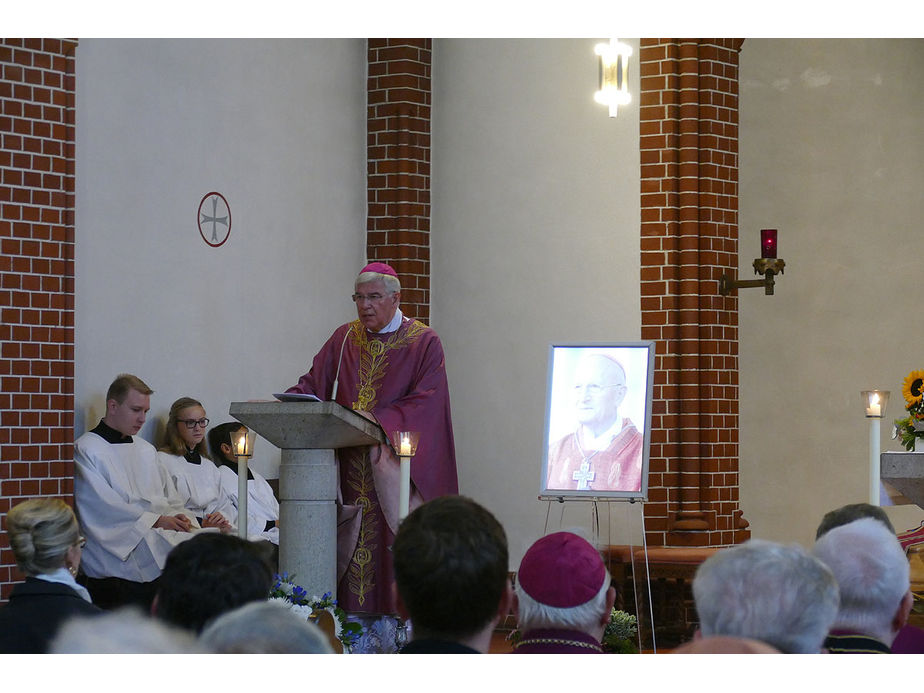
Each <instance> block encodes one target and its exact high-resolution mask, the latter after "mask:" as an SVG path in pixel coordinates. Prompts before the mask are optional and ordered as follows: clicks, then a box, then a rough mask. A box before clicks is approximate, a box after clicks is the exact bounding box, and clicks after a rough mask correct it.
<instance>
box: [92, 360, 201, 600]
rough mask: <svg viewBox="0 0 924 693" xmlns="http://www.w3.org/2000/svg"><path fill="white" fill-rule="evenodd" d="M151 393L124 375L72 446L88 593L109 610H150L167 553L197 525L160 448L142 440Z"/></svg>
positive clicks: (143, 385)
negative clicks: (92, 424) (100, 414)
mask: <svg viewBox="0 0 924 693" xmlns="http://www.w3.org/2000/svg"><path fill="white" fill-rule="evenodd" d="M152 393H153V390H152V389H151V388H150V387H148V386H147V385H146V384H145V383H144V381H142V380H141V379H140V378H138V377H137V376H135V375H131V374H128V373H123V374H122V375H120V376H118V377H117V378H116V379H115V380H114V381H113V382H112V384H111V385H110V386H109V390H108V391H107V393H106V414H105V415H104V416H103V418H102V420H101V421H100V422H99V424H98V425H97V426H96V428H94V429H93V430H91V431H88V432H86V433H84V434H83V435H82V436H80V437H79V438H78V439H77V441H76V442H75V443H74V466H75V475H74V500H75V502H76V507H77V515H78V517H79V519H80V523H81V526H82V527H83V531H84V534H85V536H86V539H87V545H86V548H85V550H84V553H83V569H84V572H85V574H86V586H87V589H88V590H89V591H90V594H91V595H92V597H93V602H94V603H95V604H97V605H98V606H100V607H102V608H104V609H108V608H114V607H118V606H121V605H123V604H137V605H139V606H141V608H142V609H144V610H147V609H149V608H150V605H151V601H152V600H153V598H154V594H155V593H156V591H157V579H158V577H159V576H160V572H161V569H162V568H163V565H164V562H165V561H166V560H167V554H169V553H170V550H171V549H172V548H173V547H174V546H176V545H178V544H180V543H181V542H183V541H185V540H186V539H189V538H190V537H191V536H192V534H190V529H192V528H194V527H197V526H198V523H196V522H195V518H193V519H190V516H191V513H189V512H188V511H187V510H186V509H185V506H184V503H183V499H182V498H181V497H180V495H179V494H178V493H177V489H176V485H175V484H174V483H173V480H172V479H171V478H170V475H169V473H168V472H167V470H166V469H165V468H164V467H163V465H161V464H160V462H158V460H157V451H156V450H155V449H154V446H153V445H151V444H150V443H149V442H147V441H146V440H144V439H143V438H141V437H139V436H138V435H137V434H138V432H139V431H140V430H141V427H142V426H143V425H144V422H145V419H146V417H147V413H148V411H149V410H150V408H151V394H152Z"/></svg>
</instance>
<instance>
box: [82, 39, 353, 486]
mask: <svg viewBox="0 0 924 693" xmlns="http://www.w3.org/2000/svg"><path fill="white" fill-rule="evenodd" d="M365 59H366V58H365V41H364V40H360V39H349V40H347V39H312V40H224V39H221V40H219V39H213V40H201V39H195V40H192V39H190V40H159V39H158V40H114V39H113V40H101V39H81V41H80V45H79V47H78V49H77V104H76V108H77V111H76V126H77V134H76V142H77V169H76V188H77V214H76V239H77V240H76V318H75V322H76V369H75V370H76V374H75V379H76V410H77V419H76V433H77V435H80V434H81V433H83V432H84V430H86V429H87V428H92V427H93V426H94V425H95V424H96V422H97V421H98V419H99V417H100V416H101V415H102V414H103V412H104V401H103V400H104V398H105V392H106V389H107V387H108V386H109V383H110V382H111V381H112V379H113V377H114V376H115V375H116V374H118V373H120V372H124V371H128V372H132V373H135V374H137V375H138V376H140V377H141V378H142V379H143V380H145V381H146V382H147V383H148V384H149V385H150V386H151V387H153V388H154V390H155V394H154V396H153V397H152V409H151V414H150V415H149V421H148V423H147V424H146V425H145V428H144V429H143V430H142V436H143V437H145V438H147V439H149V440H152V442H155V441H157V439H158V437H159V434H160V430H161V429H162V426H163V421H164V420H165V419H166V414H167V411H168V409H169V407H170V404H171V403H172V402H173V401H174V400H175V399H177V398H178V397H180V396H183V395H190V396H192V397H195V398H197V399H200V400H201V401H202V402H203V404H204V406H205V408H206V411H207V413H208V416H209V418H210V419H211V420H212V424H213V425H214V424H217V423H221V422H223V421H229V420H231V417H230V416H228V406H229V404H230V402H231V401H234V400H244V399H269V398H271V394H272V393H273V392H278V391H280V390H281V389H284V388H285V387H287V386H288V385H290V384H292V383H294V382H295V381H296V380H297V378H298V377H299V376H300V375H301V374H302V373H303V372H305V371H306V370H307V369H308V365H309V363H310V359H311V357H312V355H313V354H314V353H315V352H316V351H317V349H318V348H319V347H320V346H321V344H322V343H323V341H324V340H325V339H326V338H327V337H328V336H329V334H330V333H331V332H332V331H333V329H334V328H335V327H336V326H337V325H339V324H341V323H342V322H344V321H346V320H348V319H350V317H351V316H352V315H353V306H352V303H350V299H349V295H350V293H351V292H352V279H353V277H354V276H355V273H356V271H357V269H358V268H359V267H361V266H362V264H361V263H362V262H363V260H364V258H365V231H364V229H365V174H366V172H365V160H366V151H365V146H366V141H365V131H366V127H365V120H366V116H365V64H366V63H365ZM210 191H218V192H221V193H222V194H223V195H224V196H225V197H226V198H227V199H228V201H229V204H230V206H231V215H232V229H231V235H230V237H229V239H228V241H227V242H226V243H225V244H224V245H223V246H221V247H219V248H211V247H209V246H208V245H206V244H205V243H204V242H203V240H202V238H201V237H200V235H199V231H198V228H197V225H196V214H197V209H198V206H199V201H200V200H201V199H202V197H203V196H204V195H205V194H206V193H208V192H210ZM253 464H254V467H255V468H256V469H258V471H261V472H262V473H264V474H268V475H269V476H276V474H277V468H278V451H277V450H276V448H274V447H273V446H272V445H270V444H269V443H267V442H266V441H260V442H258V443H257V454H256V456H255V458H254V461H253Z"/></svg>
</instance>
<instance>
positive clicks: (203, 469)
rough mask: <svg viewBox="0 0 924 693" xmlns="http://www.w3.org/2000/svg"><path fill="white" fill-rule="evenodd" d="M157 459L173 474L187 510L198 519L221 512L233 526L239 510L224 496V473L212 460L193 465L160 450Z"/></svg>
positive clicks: (172, 476)
mask: <svg viewBox="0 0 924 693" xmlns="http://www.w3.org/2000/svg"><path fill="white" fill-rule="evenodd" d="M157 459H158V460H159V461H160V463H161V464H162V465H163V466H164V467H165V468H166V469H167V471H168V472H169V473H170V477H171V479H173V482H174V484H175V485H176V489H177V492H178V493H179V494H180V497H181V498H182V499H183V505H184V506H185V507H186V509H187V510H189V511H190V512H191V513H193V514H194V515H195V516H196V517H205V516H206V515H210V514H211V513H214V512H219V513H221V514H222V517H224V518H225V519H226V520H227V521H228V522H230V523H232V524H233V523H234V520H235V518H236V516H237V510H236V509H235V507H234V503H233V502H232V500H231V498H230V497H229V496H228V494H226V493H224V490H223V488H222V484H221V474H220V473H219V471H218V467H216V466H215V463H214V462H212V460H210V459H208V458H207V457H202V458H201V462H200V463H199V464H193V463H192V462H189V461H188V460H187V459H186V458H185V457H183V456H182V455H171V454H170V453H169V452H164V451H163V450H158V451H157Z"/></svg>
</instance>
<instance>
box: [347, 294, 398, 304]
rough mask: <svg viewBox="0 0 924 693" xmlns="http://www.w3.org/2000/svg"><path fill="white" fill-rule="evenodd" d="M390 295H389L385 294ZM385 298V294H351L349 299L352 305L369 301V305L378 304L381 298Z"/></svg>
mask: <svg viewBox="0 0 924 693" xmlns="http://www.w3.org/2000/svg"><path fill="white" fill-rule="evenodd" d="M387 295H391V294H387ZM385 297H386V294H353V296H352V297H351V298H352V299H353V303H359V302H360V301H369V302H370V303H378V302H379V301H381V300H382V299H383V298H385Z"/></svg>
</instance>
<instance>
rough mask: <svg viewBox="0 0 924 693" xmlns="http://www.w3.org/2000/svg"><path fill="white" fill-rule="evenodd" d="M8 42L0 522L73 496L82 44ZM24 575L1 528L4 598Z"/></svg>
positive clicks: (1, 81)
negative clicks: (17, 508)
mask: <svg viewBox="0 0 924 693" xmlns="http://www.w3.org/2000/svg"><path fill="white" fill-rule="evenodd" d="M76 46H77V42H76V41H68V40H58V39H0V138H2V140H0V246H2V248H0V250H2V254H0V312H2V318H3V319H2V322H0V383H2V387H0V524H2V526H3V528H4V529H5V526H6V525H5V517H6V513H7V511H8V510H9V509H10V507H12V506H13V505H15V504H16V503H17V502H19V501H21V500H25V499H26V498H30V497H36V496H58V497H62V498H64V499H65V500H67V501H68V502H73V442H74V221H73V210H74V49H75V48H76ZM19 579H21V576H20V575H19V574H18V571H17V570H16V568H15V561H14V559H13V555H12V551H10V549H9V541H8V539H7V537H6V534H5V532H4V533H0V599H2V600H6V599H7V597H8V595H9V592H10V590H11V589H12V585H13V583H14V582H15V581H18V580H19Z"/></svg>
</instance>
